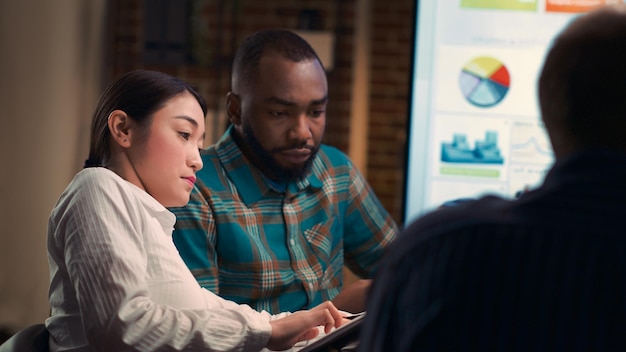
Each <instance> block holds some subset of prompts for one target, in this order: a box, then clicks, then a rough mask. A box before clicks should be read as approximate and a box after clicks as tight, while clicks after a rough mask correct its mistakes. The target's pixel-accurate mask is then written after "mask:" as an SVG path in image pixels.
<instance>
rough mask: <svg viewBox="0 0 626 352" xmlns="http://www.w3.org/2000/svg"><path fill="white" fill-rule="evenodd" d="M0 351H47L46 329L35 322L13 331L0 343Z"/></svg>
mask: <svg viewBox="0 0 626 352" xmlns="http://www.w3.org/2000/svg"><path fill="white" fill-rule="evenodd" d="M0 352H48V330H46V326H45V325H44V324H35V325H31V326H28V327H25V328H24V329H22V330H20V331H18V332H16V333H15V335H13V336H11V337H10V338H9V339H8V340H6V341H5V342H4V343H3V344H2V345H0Z"/></svg>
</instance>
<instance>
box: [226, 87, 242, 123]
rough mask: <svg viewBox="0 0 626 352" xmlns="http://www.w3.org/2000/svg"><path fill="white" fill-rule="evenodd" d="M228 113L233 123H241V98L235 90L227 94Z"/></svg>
mask: <svg viewBox="0 0 626 352" xmlns="http://www.w3.org/2000/svg"><path fill="white" fill-rule="evenodd" d="M226 113H227V114H228V119H229V120H230V122H231V123H232V124H233V125H241V99H239V96H238V95H237V94H235V93H233V92H228V94H226Z"/></svg>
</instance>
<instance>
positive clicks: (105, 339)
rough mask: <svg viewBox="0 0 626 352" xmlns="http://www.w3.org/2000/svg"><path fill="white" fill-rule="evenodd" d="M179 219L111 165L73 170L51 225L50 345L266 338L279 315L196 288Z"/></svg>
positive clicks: (237, 344) (257, 345)
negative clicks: (179, 241)
mask: <svg viewBox="0 0 626 352" xmlns="http://www.w3.org/2000/svg"><path fill="white" fill-rule="evenodd" d="M175 220H176V219H175V216H174V215H173V214H172V213H171V212H170V211H168V210H167V209H166V208H164V207H163V206H162V205H161V204H160V203H159V202H157V201H156V200H155V199H154V198H152V197H151V196H150V195H149V194H148V193H146V192H145V191H143V190H141V189H139V188H138V187H136V186H135V185H133V184H131V183H129V182H127V181H125V180H124V179H122V178H121V177H120V176H118V175H117V174H115V173H114V172H112V171H110V170H108V169H105V168H88V169H85V170H83V171H81V172H79V173H78V174H77V175H76V176H75V178H74V180H73V181H72V182H71V183H70V184H69V186H68V187H67V189H66V190H65V191H64V192H63V194H62V195H61V197H60V199H59V201H58V203H57V205H56V207H55V208H54V209H53V211H52V214H51V216H50V221H49V228H48V258H49V263H50V280H51V283H50V292H49V300H50V305H51V308H52V315H51V317H50V318H48V319H47V321H46V326H47V328H48V330H49V331H50V335H51V340H50V342H51V345H52V346H51V350H52V351H70V350H71V351H77V350H81V351H83V350H84V351H91V350H103V351H124V350H142V351H156V350H159V351H161V350H163V351H170V350H172V351H176V350H183V349H185V350H194V351H196V350H199V351H201V350H211V351H213V350H216V351H258V350H261V349H262V348H263V346H265V344H266V343H267V341H268V339H269V336H270V333H271V326H270V324H269V321H270V320H271V319H274V318H276V317H278V316H271V315H269V314H268V313H267V312H262V313H259V312H256V311H254V310H253V309H251V308H250V307H249V306H247V305H238V304H235V303H234V302H230V301H226V300H224V299H222V298H220V297H218V296H216V295H215V294H213V293H211V292H209V291H207V290H205V289H202V288H201V287H200V286H199V285H198V283H197V282H196V280H195V278H194V277H193V275H192V274H191V272H190V271H189V269H188V268H187V267H186V265H185V263H184V262H183V261H182V259H181V258H180V256H179V254H178V251H177V249H176V247H175V246H174V243H173V241H172V237H171V233H172V229H173V226H174V223H175ZM281 316H282V315H281Z"/></svg>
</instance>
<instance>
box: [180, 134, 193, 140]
mask: <svg viewBox="0 0 626 352" xmlns="http://www.w3.org/2000/svg"><path fill="white" fill-rule="evenodd" d="M178 133H179V134H180V136H181V137H183V139H185V140H186V141H188V140H189V138H191V133H188V132H178Z"/></svg>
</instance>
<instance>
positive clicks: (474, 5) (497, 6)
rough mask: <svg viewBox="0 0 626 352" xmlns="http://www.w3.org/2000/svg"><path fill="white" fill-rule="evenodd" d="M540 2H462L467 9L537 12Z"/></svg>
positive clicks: (489, 0) (495, 0)
mask: <svg viewBox="0 0 626 352" xmlns="http://www.w3.org/2000/svg"><path fill="white" fill-rule="evenodd" d="M538 2H539V1H538V0H461V7H462V8H466V9H493V10H521V11H537V5H538Z"/></svg>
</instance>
